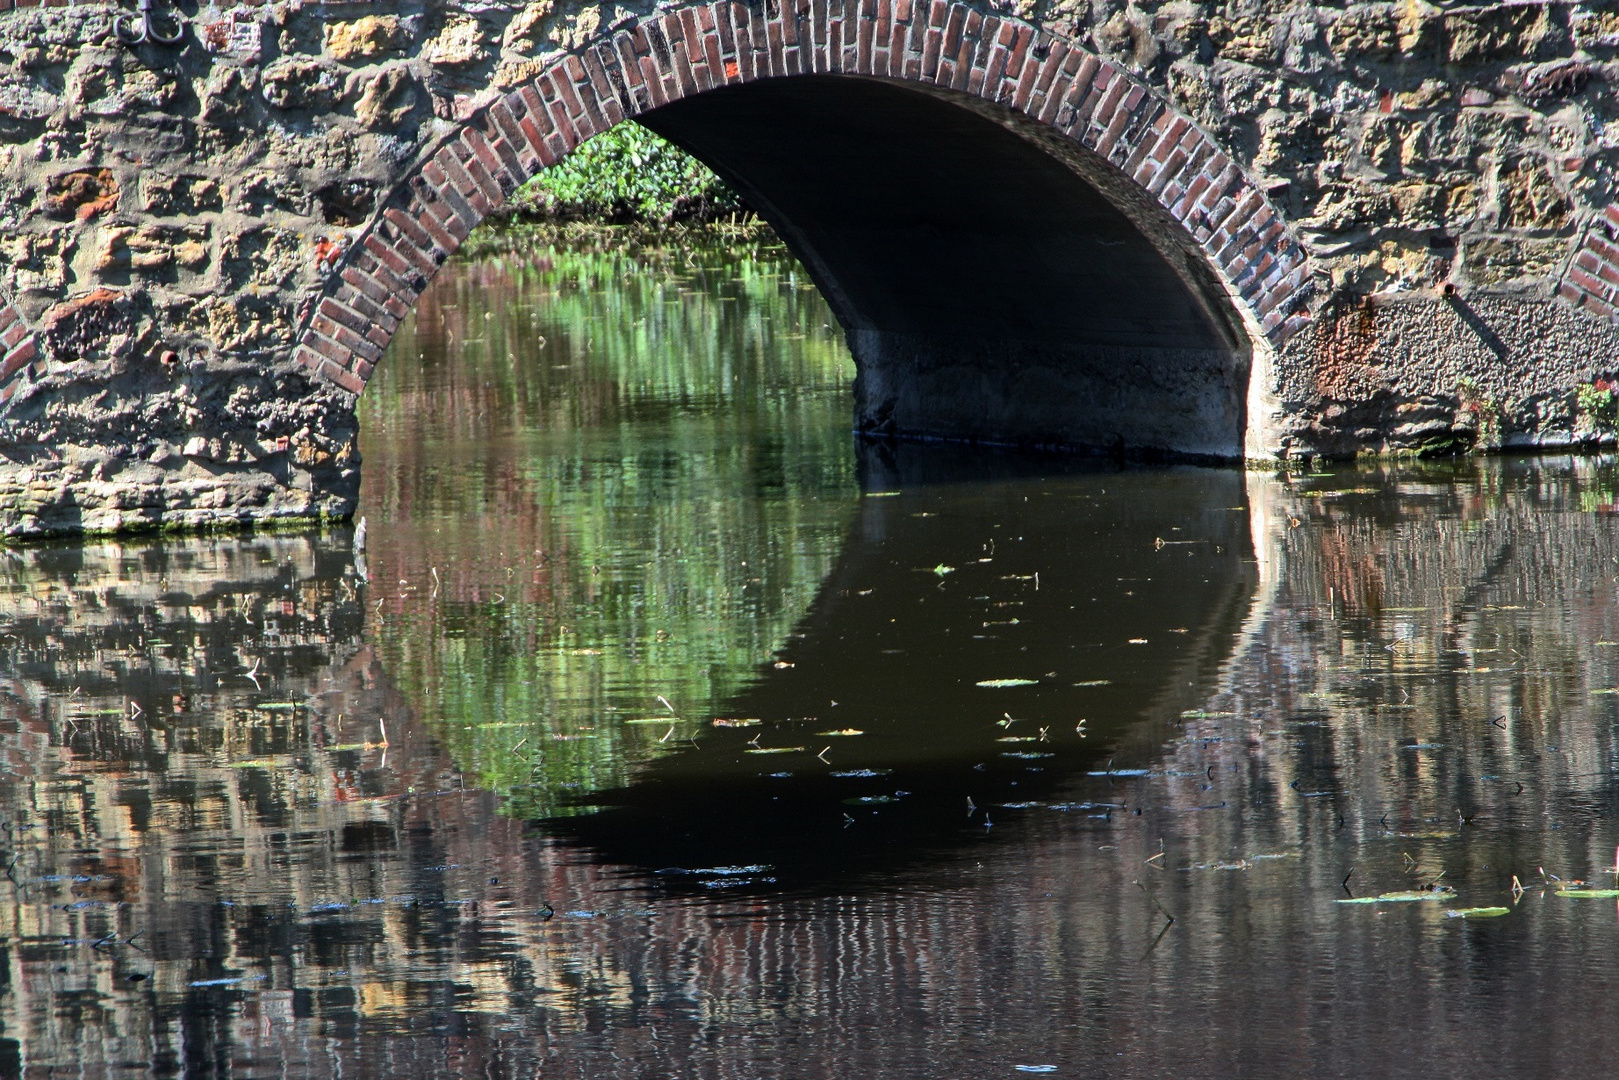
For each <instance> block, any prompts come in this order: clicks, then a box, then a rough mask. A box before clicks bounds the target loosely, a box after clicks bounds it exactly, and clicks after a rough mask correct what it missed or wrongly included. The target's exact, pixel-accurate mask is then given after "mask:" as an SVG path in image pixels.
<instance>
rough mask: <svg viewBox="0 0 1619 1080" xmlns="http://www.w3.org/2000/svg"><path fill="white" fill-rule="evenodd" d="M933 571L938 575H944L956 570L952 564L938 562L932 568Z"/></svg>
mask: <svg viewBox="0 0 1619 1080" xmlns="http://www.w3.org/2000/svg"><path fill="white" fill-rule="evenodd" d="M933 572H934V573H935V574H938V575H939V576H940V577H944V576H945V575H946V574H954V573H955V572H956V568H955V567H954V566H946V565H945V564H944V563H940V564H939V565H938V566H935V567H934V568H933Z"/></svg>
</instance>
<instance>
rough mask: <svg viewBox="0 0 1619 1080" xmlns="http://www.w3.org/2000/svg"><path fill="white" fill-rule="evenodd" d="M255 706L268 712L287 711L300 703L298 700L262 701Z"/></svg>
mask: <svg viewBox="0 0 1619 1080" xmlns="http://www.w3.org/2000/svg"><path fill="white" fill-rule="evenodd" d="M253 707H254V708H255V709H264V710H266V711H267V712H285V711H286V710H288V709H296V708H297V707H298V703H297V702H296V701H261V702H259V703H258V704H257V705H255V706H253Z"/></svg>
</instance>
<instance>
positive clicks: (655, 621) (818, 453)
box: [361, 246, 858, 815]
mask: <svg viewBox="0 0 1619 1080" xmlns="http://www.w3.org/2000/svg"><path fill="white" fill-rule="evenodd" d="M852 375H853V364H852V362H851V360H850V359H849V356H848V353H847V351H846V350H845V348H844V346H843V343H842V341H841V336H840V334H839V333H838V332H837V331H836V330H835V324H834V321H833V318H832V316H831V313H830V312H829V311H828V310H827V308H826V305H825V304H824V302H823V301H822V300H821V298H820V295H819V294H818V293H817V292H816V291H815V289H814V287H813V285H812V284H811V283H810V281H809V280H808V278H807V276H806V275H805V274H804V271H803V270H802V268H800V267H799V266H798V265H797V264H796V263H795V262H794V261H793V260H792V258H791V257H790V256H789V255H788V254H787V253H786V252H785V250H784V249H782V248H780V247H775V246H770V247H756V248H750V249H747V250H743V251H735V250H732V251H719V250H712V251H702V250H698V251H690V250H686V251H676V250H669V249H656V248H647V249H638V250H632V251H624V250H588V249H587V250H549V251H545V252H535V253H527V254H524V255H522V256H517V257H494V258H488V259H483V260H479V261H470V262H459V263H452V264H451V265H449V266H447V267H446V268H445V269H444V271H443V272H442V273H441V275H440V276H439V278H438V279H437V280H436V281H435V283H434V285H433V287H432V289H430V290H429V292H428V294H427V295H426V296H424V297H423V298H422V301H421V303H420V305H419V306H418V309H417V311H416V312H415V314H414V316H413V317H412V319H411V320H410V321H408V322H407V323H406V325H405V326H404V327H402V328H401V330H400V331H399V334H398V336H397V337H396V338H395V340H394V344H393V347H392V349H391V351H390V353H389V355H388V357H387V358H386V359H385V360H384V361H383V363H382V364H381V366H380V369H379V371H378V373H377V376H376V378H375V379H373V381H372V383H371V386H370V388H369V389H368V390H367V392H366V395H365V397H364V398H363V399H362V404H361V415H362V424H363V430H364V432H365V447H364V452H365V459H366V488H365V491H364V494H363V504H362V505H363V512H364V513H365V514H366V515H368V517H369V519H370V535H371V538H372V540H371V552H370V558H371V570H372V589H371V596H372V600H371V603H372V604H373V605H374V611H373V614H374V616H375V619H374V626H373V636H374V638H375V640H376V642H377V644H378V648H379V651H380V654H381V656H382V658H383V660H384V662H385V665H386V667H387V668H388V670H389V671H390V672H391V673H392V674H393V676H394V677H395V678H396V679H397V680H398V681H399V683H400V685H401V686H402V688H403V689H404V690H405V691H406V693H407V696H408V697H410V698H411V699H412V700H414V701H416V702H419V703H420V707H421V709H422V710H423V715H424V717H425V718H426V719H427V720H428V721H429V723H431V724H434V725H435V726H436V728H437V729H438V730H439V731H440V733H441V737H442V738H443V739H444V741H445V743H446V745H447V748H448V749H449V751H450V753H451V754H452V755H453V756H454V758H455V760H456V761H457V762H458V763H459V764H460V766H461V767H462V768H463V769H464V770H466V772H467V774H468V782H469V783H471V782H476V783H477V784H479V785H481V786H485V787H489V788H494V789H496V790H501V791H506V792H510V793H511V799H510V803H509V807H508V808H509V809H510V810H511V812H513V813H518V814H525V815H526V814H535V815H538V814H546V815H549V814H557V813H567V812H568V810H569V807H570V806H571V805H574V804H577V803H578V802H579V801H580V800H581V799H583V798H585V797H586V796H587V795H588V793H589V792H590V791H593V790H598V789H600V788H602V787H607V786H616V785H618V784H621V783H623V782H624V781H625V780H626V778H627V776H628V772H629V770H630V769H631V767H632V766H633V765H634V764H636V763H637V762H641V761H645V760H647V759H648V758H649V757H651V756H653V755H655V754H656V753H657V752H658V751H659V750H660V749H667V748H669V747H670V746H672V745H678V744H679V743H680V742H681V740H682V738H683V737H684V736H686V735H690V734H694V733H695V732H696V731H697V730H698V729H699V727H700V726H705V725H707V724H708V723H709V721H710V720H711V719H712V717H713V715H714V709H715V708H716V707H717V706H718V703H719V702H720V701H721V700H723V699H725V698H727V697H729V696H731V695H733V694H735V693H736V691H737V690H738V689H740V688H741V687H742V686H744V685H746V684H747V683H748V682H749V681H750V680H752V679H753V678H754V676H755V674H756V673H757V672H758V671H760V670H761V667H762V666H763V665H766V664H768V663H769V662H770V660H771V657H772V654H773V652H774V651H775V650H776V649H777V648H779V646H780V645H781V643H782V642H783V641H784V639H785V637H786V635H787V634H788V633H789V631H790V630H791V628H792V626H793V624H794V622H795V621H796V620H797V619H798V618H799V617H800V616H801V615H802V614H803V612H804V611H805V610H806V609H807V608H808V606H809V603H810V601H811V599H812V598H813V597H814V595H815V593H816V590H817V589H818V588H819V587H820V583H821V580H822V578H823V577H824V576H825V575H826V573H827V572H828V571H829V570H830V569H831V567H832V564H833V561H834V560H835V558H836V555H837V552H838V548H839V545H840V543H841V540H842V536H843V534H844V532H845V530H846V529H847V527H848V524H849V522H850V520H851V518H852V515H853V513H854V510H855V504H856V501H857V499H858V488H857V484H856V480H855V465H854V453H853V446H852V440H851V438H850V434H849V417H850V415H851V411H852V409H851V403H850V400H849V397H848V384H849V380H850V378H851V377H852ZM379 602H380V603H379ZM660 698H661V699H663V700H662V701H660ZM664 702H667V703H668V704H667V705H665V704H664ZM675 714H678V719H676V718H675ZM654 718H669V720H668V722H660V723H651V722H650V721H651V720H653V719H654ZM636 721H644V722H642V723H636Z"/></svg>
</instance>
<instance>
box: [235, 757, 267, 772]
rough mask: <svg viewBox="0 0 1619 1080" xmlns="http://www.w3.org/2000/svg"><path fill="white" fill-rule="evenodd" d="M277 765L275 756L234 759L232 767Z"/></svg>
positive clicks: (261, 767)
mask: <svg viewBox="0 0 1619 1080" xmlns="http://www.w3.org/2000/svg"><path fill="white" fill-rule="evenodd" d="M276 766H277V762H276V760H275V758H254V759H253V760H252V761H233V762H231V763H230V768H232V769H274V768H276Z"/></svg>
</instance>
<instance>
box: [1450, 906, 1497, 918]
mask: <svg viewBox="0 0 1619 1080" xmlns="http://www.w3.org/2000/svg"><path fill="white" fill-rule="evenodd" d="M1511 914H1512V909H1511V908H1509V907H1464V908H1452V909H1451V910H1449V911H1447V912H1445V918H1447V919H1498V918H1500V917H1501V916H1502V915H1511Z"/></svg>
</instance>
